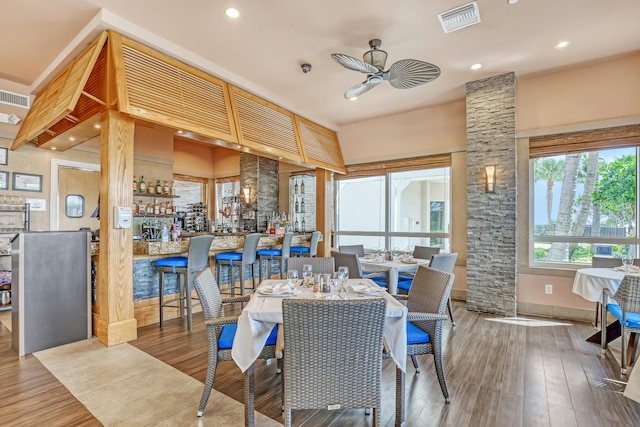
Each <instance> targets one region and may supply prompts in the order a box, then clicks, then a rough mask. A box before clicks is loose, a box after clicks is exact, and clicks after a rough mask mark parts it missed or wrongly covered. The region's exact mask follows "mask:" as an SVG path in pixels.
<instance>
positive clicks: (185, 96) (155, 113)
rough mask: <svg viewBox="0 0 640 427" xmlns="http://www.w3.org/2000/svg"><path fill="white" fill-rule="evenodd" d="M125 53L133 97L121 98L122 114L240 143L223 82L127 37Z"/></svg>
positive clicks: (126, 76)
mask: <svg viewBox="0 0 640 427" xmlns="http://www.w3.org/2000/svg"><path fill="white" fill-rule="evenodd" d="M122 53H123V56H124V69H125V79H126V89H127V90H126V94H127V95H126V96H127V98H128V99H126V100H122V99H120V100H119V101H120V108H121V110H123V111H125V112H128V113H129V114H131V115H132V116H134V117H138V118H141V119H144V120H148V121H151V122H154V123H160V124H163V125H167V126H170V127H173V128H176V129H183V130H188V131H192V132H195V133H197V134H200V135H203V136H209V137H213V138H219V139H222V140H225V141H229V142H237V138H236V136H235V128H233V127H232V123H231V121H230V117H229V113H228V112H229V111H230V110H229V109H228V105H227V104H228V101H227V95H226V94H225V83H224V82H223V81H222V80H218V79H216V78H214V77H212V76H208V75H206V74H204V73H201V72H199V71H197V70H195V69H192V68H190V67H189V66H187V65H185V64H181V63H179V62H177V61H175V60H173V59H171V58H169V57H166V56H164V55H162V54H160V53H159V52H155V51H153V50H151V49H149V48H146V47H144V46H142V45H138V44H137V43H135V42H133V41H131V40H127V39H125V38H123V44H122ZM123 101H124V102H123Z"/></svg>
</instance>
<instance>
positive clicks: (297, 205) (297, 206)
mask: <svg viewBox="0 0 640 427" xmlns="http://www.w3.org/2000/svg"><path fill="white" fill-rule="evenodd" d="M295 211H296V212H300V203H298V198H297V197H296V209H295Z"/></svg>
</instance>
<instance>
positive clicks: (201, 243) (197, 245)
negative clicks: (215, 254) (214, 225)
mask: <svg viewBox="0 0 640 427" xmlns="http://www.w3.org/2000/svg"><path fill="white" fill-rule="evenodd" d="M212 242H213V236H212V235H209V234H206V235H202V236H194V237H192V238H190V239H189V255H188V257H187V266H188V268H189V271H191V272H198V271H200V270H202V269H203V268H206V267H209V258H210V256H209V251H210V250H211V243H212Z"/></svg>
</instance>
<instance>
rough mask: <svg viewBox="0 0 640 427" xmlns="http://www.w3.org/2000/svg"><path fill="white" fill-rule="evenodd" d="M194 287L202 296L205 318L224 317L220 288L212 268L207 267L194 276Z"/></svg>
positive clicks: (199, 295) (199, 296)
mask: <svg viewBox="0 0 640 427" xmlns="http://www.w3.org/2000/svg"><path fill="white" fill-rule="evenodd" d="M193 287H194V288H196V292H197V293H198V298H200V304H201V305H202V311H203V313H204V318H205V320H209V319H215V318H217V317H224V308H223V306H222V297H221V296H220V289H219V288H218V284H217V283H216V278H215V277H214V276H213V273H212V272H211V269H210V268H205V269H204V270H202V271H201V272H200V273H198V274H197V275H196V277H194V279H193Z"/></svg>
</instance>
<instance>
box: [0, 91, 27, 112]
mask: <svg viewBox="0 0 640 427" xmlns="http://www.w3.org/2000/svg"><path fill="white" fill-rule="evenodd" d="M0 103H2V104H7V105H13V106H14V107H21V108H31V98H30V97H29V96H27V95H20V94H19V93H13V92H7V91H6V90H0Z"/></svg>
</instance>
